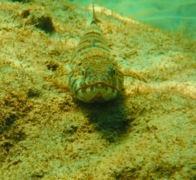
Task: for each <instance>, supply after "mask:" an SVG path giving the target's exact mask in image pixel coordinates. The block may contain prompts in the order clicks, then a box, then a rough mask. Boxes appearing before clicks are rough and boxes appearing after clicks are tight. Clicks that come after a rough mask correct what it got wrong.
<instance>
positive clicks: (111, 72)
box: [109, 67, 116, 75]
mask: <svg viewBox="0 0 196 180" xmlns="http://www.w3.org/2000/svg"><path fill="white" fill-rule="evenodd" d="M109 73H110V74H111V75H114V74H115V73H116V71H115V70H114V69H112V68H111V67H109Z"/></svg>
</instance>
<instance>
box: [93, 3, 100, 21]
mask: <svg viewBox="0 0 196 180" xmlns="http://www.w3.org/2000/svg"><path fill="white" fill-rule="evenodd" d="M98 22H100V20H99V19H98V18H97V16H96V14H95V8H94V4H93V20H92V21H91V24H93V23H95V24H97V23H98Z"/></svg>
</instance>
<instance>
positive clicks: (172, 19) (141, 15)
mask: <svg viewBox="0 0 196 180" xmlns="http://www.w3.org/2000/svg"><path fill="white" fill-rule="evenodd" d="M71 1H72V2H75V3H77V4H79V5H82V6H87V5H89V4H91V3H95V4H97V5H99V6H102V7H106V8H108V9H113V10H115V11H116V12H117V13H121V14H123V15H126V16H130V17H131V18H133V19H135V20H137V21H140V22H142V23H145V24H148V25H151V26H153V27H156V28H161V29H163V30H166V31H171V32H177V33H182V34H185V35H188V36H190V37H191V39H196V30H195V29H196V0H186V1H182V0H164V1H157V0H123V1H122V0H108V1H105V0H85V1H84V0H83V1H81V0H71Z"/></svg>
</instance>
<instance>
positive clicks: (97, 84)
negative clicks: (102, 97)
mask: <svg viewBox="0 0 196 180" xmlns="http://www.w3.org/2000/svg"><path fill="white" fill-rule="evenodd" d="M99 85H101V86H104V87H109V88H111V89H114V90H116V91H119V90H118V89H117V88H116V87H115V86H113V85H111V84H108V83H105V82H96V83H93V84H89V85H85V86H82V87H80V88H78V89H76V92H78V91H80V90H83V89H87V88H91V87H95V86H99ZM101 86H100V87H101Z"/></svg>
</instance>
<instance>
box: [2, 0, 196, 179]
mask: <svg viewBox="0 0 196 180" xmlns="http://www.w3.org/2000/svg"><path fill="white" fill-rule="evenodd" d="M95 6H96V12H97V16H98V17H99V19H101V23H100V28H101V29H102V30H103V34H104V37H105V38H106V40H107V42H108V45H109V46H110V47H111V49H112V53H113V55H114V56H115V57H116V60H117V61H118V63H119V66H120V68H121V69H122V71H123V72H126V73H127V72H128V71H130V70H131V71H134V72H137V73H139V74H140V75H141V76H143V77H145V78H146V79H147V82H143V81H140V80H138V79H135V78H132V77H129V76H126V77H125V83H124V92H123V94H122V95H121V96H120V97H119V98H118V99H117V100H116V101H113V102H108V103H105V104H84V103H81V102H79V101H78V100H76V99H75V98H74V97H73V95H72V93H71V92H70V90H69V88H68V85H67V77H68V72H69V70H70V69H69V68H68V65H69V61H70V59H71V58H72V56H73V53H74V50H75V48H76V46H77V44H78V42H79V40H80V37H81V36H82V35H83V34H84V32H85V29H87V27H88V25H89V23H90V20H91V17H92V9H91V7H90V6H89V7H88V8H86V9H82V8H81V7H79V6H76V5H75V4H72V3H66V1H63V0H62V1H60V0H59V1H49V0H34V1H32V2H29V1H26V2H25V3H18V2H11V1H3V2H1V3H0V180H37V179H43V180H56V179H58V180H72V179H73V180H75V179H76V180H80V179H81V180H114V179H118V180H132V179H133V180H134V179H139V180H140V179H144V180H146V179H147V180H148V179H149V180H151V179H164V180H165V179H172V180H173V179H174V180H175V179H176V180H189V179H190V180H194V179H196V156H195V154H194V153H195V152H196V146H195V135H196V132H195V129H196V127H195V124H196V123H195V121H196V113H195V112H196V70H195V68H196V60H195V59H196V56H195V55H196V54H195V52H194V50H195V49H196V42H194V41H192V40H190V39H188V38H187V37H184V36H182V35H177V34H171V33H169V32H168V33H166V32H162V31H161V30H159V29H154V28H151V27H148V26H146V25H143V24H140V23H139V22H136V21H134V20H132V19H129V18H126V17H123V16H120V15H118V14H116V13H115V12H113V11H110V10H107V9H104V8H102V9H101V8H100V7H99V6H98V5H95ZM50 20H51V21H52V23H53V25H51V24H50Z"/></svg>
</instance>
